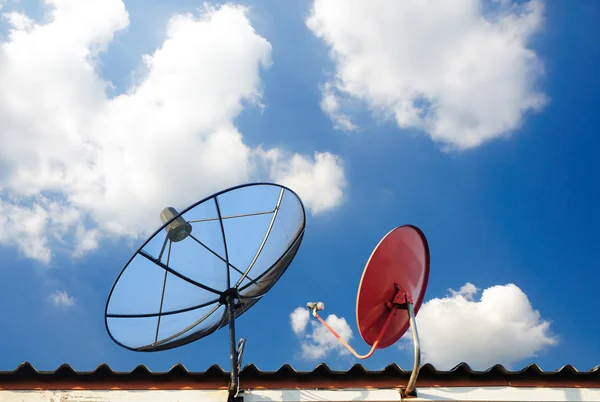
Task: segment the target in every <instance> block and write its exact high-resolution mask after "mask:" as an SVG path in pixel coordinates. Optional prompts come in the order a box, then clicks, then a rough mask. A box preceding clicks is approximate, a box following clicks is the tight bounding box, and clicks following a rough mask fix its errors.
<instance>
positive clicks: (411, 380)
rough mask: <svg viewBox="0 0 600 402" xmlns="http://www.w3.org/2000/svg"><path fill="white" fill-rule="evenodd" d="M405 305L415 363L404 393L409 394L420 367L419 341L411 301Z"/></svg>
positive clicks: (413, 388) (412, 390) (413, 387)
mask: <svg viewBox="0 0 600 402" xmlns="http://www.w3.org/2000/svg"><path fill="white" fill-rule="evenodd" d="M406 307H407V310H408V317H409V320H410V330H411V332H412V338H413V346H414V349H415V363H414V366H413V371H412V373H411V374H410V378H409V379H408V384H407V385H406V390H405V394H407V395H410V394H412V393H413V392H414V390H415V385H416V383H417V376H418V375H419V370H420V369H421V343H420V342H419V333H418V332H417V323H416V320H415V310H414V309H413V305H412V303H406Z"/></svg>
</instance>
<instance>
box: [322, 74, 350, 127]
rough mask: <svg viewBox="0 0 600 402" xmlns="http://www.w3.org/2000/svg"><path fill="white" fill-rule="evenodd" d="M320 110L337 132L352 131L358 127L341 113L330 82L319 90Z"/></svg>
mask: <svg viewBox="0 0 600 402" xmlns="http://www.w3.org/2000/svg"><path fill="white" fill-rule="evenodd" d="M321 95H322V98H321V109H323V111H324V112H325V113H326V114H327V115H328V116H329V118H330V119H331V120H332V121H333V127H334V128H335V129H338V130H344V131H354V130H357V129H358V126H357V125H356V124H354V123H352V120H351V119H350V117H349V116H348V115H347V114H345V113H343V112H342V111H341V106H340V101H339V98H338V96H337V95H336V94H335V91H334V89H333V88H332V85H331V83H330V82H326V83H325V85H323V86H322V88H321Z"/></svg>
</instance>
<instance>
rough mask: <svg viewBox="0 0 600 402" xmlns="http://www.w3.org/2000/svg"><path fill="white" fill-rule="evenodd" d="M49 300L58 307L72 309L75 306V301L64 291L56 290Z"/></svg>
mask: <svg viewBox="0 0 600 402" xmlns="http://www.w3.org/2000/svg"><path fill="white" fill-rule="evenodd" d="M48 299H49V300H50V302H51V303H52V304H54V305H55V306H56V307H71V306H73V305H75V299H74V298H73V297H72V296H69V294H68V293H67V292H65V291H63V290H56V291H54V292H52V293H51V294H50V295H49V296H48Z"/></svg>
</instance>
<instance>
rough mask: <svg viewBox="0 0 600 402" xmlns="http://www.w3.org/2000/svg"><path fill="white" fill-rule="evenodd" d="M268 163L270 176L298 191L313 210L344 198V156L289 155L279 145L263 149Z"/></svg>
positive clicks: (331, 205) (321, 209) (328, 208)
mask: <svg viewBox="0 0 600 402" xmlns="http://www.w3.org/2000/svg"><path fill="white" fill-rule="evenodd" d="M261 154H262V155H263V156H262V157H263V158H264V160H265V161H266V162H267V163H268V164H269V176H270V177H271V178H272V179H273V180H275V181H276V182H278V183H281V184H283V185H286V186H288V187H290V188H292V189H293V190H294V191H297V192H298V194H299V195H300V196H301V198H302V201H303V202H304V203H305V204H306V206H307V207H308V208H309V209H310V211H312V213H314V214H319V213H321V212H324V211H327V210H330V209H332V208H335V207H337V206H339V205H340V204H341V203H342V202H343V195H344V189H345V188H346V186H347V181H346V178H345V176H344V168H343V164H342V161H341V159H340V158H339V157H338V156H336V155H333V154H331V153H329V152H315V154H314V158H313V159H310V158H308V157H306V156H304V155H299V154H294V155H289V154H286V153H284V152H282V151H281V150H279V149H271V150H269V151H266V152H263V151H261Z"/></svg>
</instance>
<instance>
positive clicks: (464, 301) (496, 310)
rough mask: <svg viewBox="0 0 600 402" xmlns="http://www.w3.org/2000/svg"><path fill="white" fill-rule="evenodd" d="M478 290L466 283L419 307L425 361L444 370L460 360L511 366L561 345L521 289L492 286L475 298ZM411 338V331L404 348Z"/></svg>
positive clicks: (479, 366)
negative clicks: (446, 294) (445, 295)
mask: <svg viewBox="0 0 600 402" xmlns="http://www.w3.org/2000/svg"><path fill="white" fill-rule="evenodd" d="M479 292H480V289H477V288H476V287H475V286H474V285H473V284H471V283H467V284H465V285H464V286H462V287H461V288H460V289H459V290H458V291H454V290H451V291H450V294H449V295H448V296H447V297H444V298H436V299H432V300H429V301H428V302H427V303H424V304H423V305H422V306H421V309H420V311H419V313H418V315H417V326H418V329H419V339H420V341H421V350H422V352H423V360H424V361H425V362H429V363H432V364H434V365H435V366H436V367H438V368H442V369H450V368H452V367H454V366H456V365H457V364H458V363H460V362H466V363H468V364H469V365H470V366H471V367H472V368H474V369H480V370H484V369H488V368H489V367H491V366H493V365H494V364H503V365H505V366H507V367H511V366H512V365H513V364H514V363H517V362H519V361H521V360H523V359H527V358H530V357H534V356H536V355H537V354H538V353H540V352H542V351H543V350H544V349H546V348H547V347H550V346H553V345H556V344H557V342H558V340H557V338H556V337H555V336H554V335H553V334H551V332H550V322H548V321H546V320H543V319H542V318H541V316H540V313H539V311H537V310H534V309H533V307H532V306H531V303H530V301H529V299H528V298H527V295H526V294H525V293H523V291H522V290H521V289H520V288H519V287H517V286H516V285H514V284H508V285H497V286H492V287H489V288H487V289H485V290H484V291H483V292H482V293H481V297H480V299H479V300H477V299H476V297H475V296H477V295H478V294H479ZM410 339H411V336H410V333H408V334H407V335H406V336H405V338H404V339H403V341H404V342H401V343H400V345H401V347H403V348H404V347H407V346H408V345H407V344H406V343H405V342H406V341H408V340H410Z"/></svg>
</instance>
